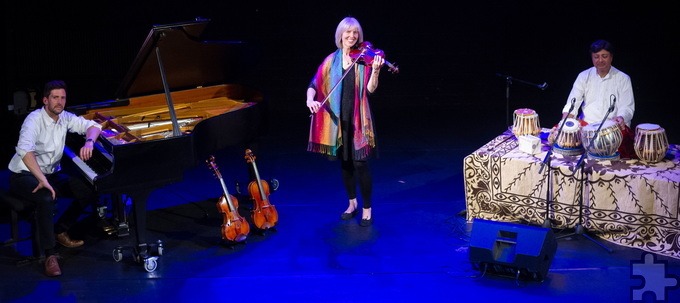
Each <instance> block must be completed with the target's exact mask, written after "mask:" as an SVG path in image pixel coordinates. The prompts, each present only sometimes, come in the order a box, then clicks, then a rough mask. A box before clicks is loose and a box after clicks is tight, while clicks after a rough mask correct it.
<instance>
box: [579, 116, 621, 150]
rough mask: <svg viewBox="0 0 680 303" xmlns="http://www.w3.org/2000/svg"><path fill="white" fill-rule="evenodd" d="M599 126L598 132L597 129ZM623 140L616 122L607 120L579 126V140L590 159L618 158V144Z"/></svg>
mask: <svg viewBox="0 0 680 303" xmlns="http://www.w3.org/2000/svg"><path fill="white" fill-rule="evenodd" d="M598 128H600V132H599V133H597V136H595V133H596V132H597V129H598ZM622 141H623V135H622V133H621V129H620V128H619V126H618V125H616V122H614V121H612V120H607V121H604V123H602V127H600V123H593V124H588V125H586V126H584V127H581V142H582V144H583V148H585V150H586V151H587V152H588V157H589V158H592V159H603V160H618V159H620V155H619V152H618V150H619V146H621V142H622Z"/></svg>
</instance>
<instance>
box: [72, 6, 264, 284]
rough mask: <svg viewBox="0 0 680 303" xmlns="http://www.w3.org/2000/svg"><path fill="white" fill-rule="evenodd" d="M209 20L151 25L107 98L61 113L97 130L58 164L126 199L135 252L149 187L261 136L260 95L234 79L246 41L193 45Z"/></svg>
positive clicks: (140, 244) (143, 243) (75, 139)
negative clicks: (91, 142) (82, 154)
mask: <svg viewBox="0 0 680 303" xmlns="http://www.w3.org/2000/svg"><path fill="white" fill-rule="evenodd" d="M209 21H210V20H208V19H197V20H195V21H189V22H182V23H175V24H168V25H155V26H153V27H152V29H151V31H150V32H149V34H148V36H147V37H146V40H145V41H144V43H143V45H142V47H141V50H140V51H139V53H138V54H137V57H136V59H135V61H134V62H133V64H132V67H131V68H130V70H129V72H128V74H127V75H126V77H125V78H124V80H123V82H122V84H121V86H120V88H119V90H118V91H117V93H116V98H115V99H114V100H109V101H104V102H97V103H90V104H84V105H78V106H74V107H70V108H69V111H72V112H74V113H76V114H77V115H80V116H83V117H85V118H87V119H91V120H95V121H97V122H98V123H100V124H101V125H102V133H101V135H100V138H99V140H98V141H97V143H96V144H95V152H94V155H93V157H92V159H90V160H88V161H86V162H83V161H82V160H81V159H80V158H78V157H77V156H76V155H77V151H78V150H79V149H80V147H82V146H83V143H84V141H83V138H82V136H69V137H68V138H67V144H66V150H65V155H68V157H65V159H66V158H68V159H71V160H72V163H73V164H75V166H76V167H77V168H78V170H80V171H81V172H82V173H83V174H84V175H85V177H86V178H87V179H88V180H89V181H90V182H91V183H92V185H93V186H94V187H95V188H96V190H97V191H98V192H100V193H111V194H115V195H125V196H126V197H128V198H131V200H132V203H133V205H134V208H133V215H134V217H133V219H134V231H135V234H136V246H137V248H138V249H139V250H138V252H142V253H143V252H144V249H145V248H146V247H148V246H149V245H147V240H146V237H145V229H146V203H147V198H148V197H149V194H150V193H151V192H152V191H153V190H155V189H158V188H159V187H162V186H164V185H167V184H171V183H174V182H178V181H181V180H182V178H183V173H184V171H185V170H186V169H188V168H190V167H192V166H194V165H196V164H198V163H204V161H205V159H207V158H208V156H209V155H210V154H212V153H214V152H216V151H218V150H220V149H222V148H225V147H228V146H242V147H244V148H247V147H248V146H250V145H252V144H254V143H256V141H257V139H258V138H259V137H260V136H262V135H264V133H265V131H266V127H265V126H266V123H265V122H266V119H265V109H264V108H265V107H264V106H265V105H264V103H265V102H264V98H263V96H262V95H261V94H260V93H259V92H258V91H256V90H254V89H252V88H249V87H247V86H245V85H243V84H239V83H238V82H237V81H239V77H240V76H241V73H242V69H243V65H244V64H245V63H246V62H244V58H245V57H247V54H246V52H247V48H246V44H245V43H243V42H238V41H203V40H201V39H200V37H201V34H202V32H203V30H204V28H205V27H206V25H207V24H208V23H209ZM136 258H137V257H136ZM154 260H155V259H154ZM154 265H155V262H154ZM145 267H146V264H145ZM153 267H154V268H155V266H153ZM147 271H150V270H149V268H147Z"/></svg>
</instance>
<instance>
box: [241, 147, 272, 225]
mask: <svg viewBox="0 0 680 303" xmlns="http://www.w3.org/2000/svg"><path fill="white" fill-rule="evenodd" d="M245 159H246V162H248V163H250V165H251V168H252V170H253V173H254V174H255V180H253V181H251V182H250V184H248V192H249V193H250V196H251V198H252V199H253V210H252V212H251V215H252V219H253V224H255V227H257V228H258V229H259V230H261V231H264V230H267V229H270V228H274V227H275V226H276V223H277V222H278V221H279V214H278V212H277V211H276V207H275V206H274V205H273V204H271V203H270V202H269V193H270V188H269V183H267V181H264V180H262V179H261V178H260V173H259V172H258V170H257V164H255V155H253V152H252V151H251V150H250V149H246V155H245Z"/></svg>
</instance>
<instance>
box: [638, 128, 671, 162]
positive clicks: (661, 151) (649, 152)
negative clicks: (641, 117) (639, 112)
mask: <svg viewBox="0 0 680 303" xmlns="http://www.w3.org/2000/svg"><path fill="white" fill-rule="evenodd" d="M633 148H634V149H635V154H636V155H637V156H638V158H640V160H642V161H645V162H649V163H656V162H659V161H661V160H663V158H664V157H665V156H666V151H668V138H667V137H666V130H664V129H663V128H662V127H661V126H659V125H658V124H652V123H643V124H639V125H638V126H637V127H635V144H634V145H633Z"/></svg>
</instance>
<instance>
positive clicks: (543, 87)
mask: <svg viewBox="0 0 680 303" xmlns="http://www.w3.org/2000/svg"><path fill="white" fill-rule="evenodd" d="M538 88H540V89H541V90H545V89H546V88H548V83H547V82H543V84H541V85H539V86H538Z"/></svg>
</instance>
